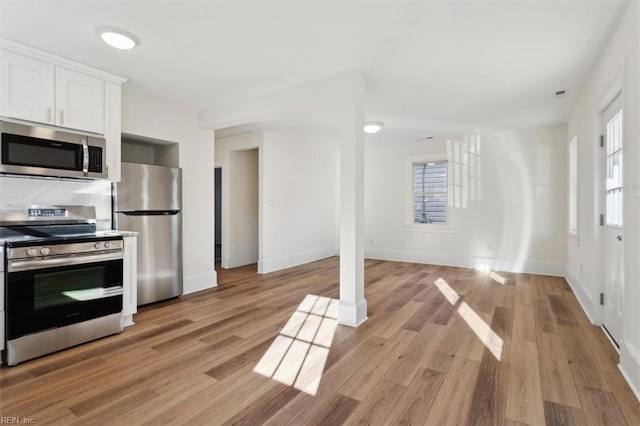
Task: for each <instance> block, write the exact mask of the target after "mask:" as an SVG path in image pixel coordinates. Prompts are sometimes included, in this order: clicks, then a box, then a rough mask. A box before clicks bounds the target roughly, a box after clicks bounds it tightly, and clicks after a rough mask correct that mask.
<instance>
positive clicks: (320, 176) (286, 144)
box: [258, 127, 337, 273]
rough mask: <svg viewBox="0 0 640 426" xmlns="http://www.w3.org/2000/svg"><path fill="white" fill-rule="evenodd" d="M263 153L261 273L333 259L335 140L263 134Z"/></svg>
mask: <svg viewBox="0 0 640 426" xmlns="http://www.w3.org/2000/svg"><path fill="white" fill-rule="evenodd" d="M262 151H263V152H262V167H263V170H262V178H263V181H262V203H263V210H262V212H263V213H262V237H263V251H262V258H261V262H260V264H259V265H258V268H259V271H261V272H263V273H266V272H271V271H275V270H278V269H282V268H287V267H290V266H294V265H299V264H302V263H306V262H311V261H314V260H318V259H322V258H325V257H329V256H333V255H335V254H336V244H337V242H336V227H337V222H336V211H335V209H336V197H337V193H336V189H337V184H336V179H337V162H336V152H337V145H336V143H335V135H333V134H332V133H331V131H329V130H328V129H323V128H320V127H300V128H287V129H278V130H266V131H265V132H264V134H263V149H262Z"/></svg>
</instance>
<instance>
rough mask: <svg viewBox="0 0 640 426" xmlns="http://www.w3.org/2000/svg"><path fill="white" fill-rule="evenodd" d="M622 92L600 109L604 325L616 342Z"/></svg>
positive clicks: (620, 255) (621, 249)
mask: <svg viewBox="0 0 640 426" xmlns="http://www.w3.org/2000/svg"><path fill="white" fill-rule="evenodd" d="M622 114H623V111H622V96H621V95H618V96H617V97H616V99H615V100H614V101H613V102H611V104H609V106H608V107H607V108H606V110H605V111H604V112H603V116H602V118H603V123H602V124H603V135H604V147H603V148H604V157H605V173H606V175H605V187H604V191H605V192H604V200H605V207H606V211H605V215H604V288H603V293H604V300H603V301H604V307H603V309H604V321H603V322H604V326H605V328H606V329H607V331H608V332H609V334H610V335H611V337H612V338H613V339H614V340H615V341H616V343H617V344H618V345H619V343H620V336H621V330H622V302H623V297H624V244H623V241H622V240H623V229H624V228H623V225H624V218H623V205H624V203H623V198H624V197H623V181H622V176H623V173H622V170H623V168H622V167H623V155H622V153H623V140H624V137H623V136H624V135H623V132H622V127H623V126H622V123H623V116H622Z"/></svg>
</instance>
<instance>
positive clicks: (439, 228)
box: [404, 224, 456, 234]
mask: <svg viewBox="0 0 640 426" xmlns="http://www.w3.org/2000/svg"><path fill="white" fill-rule="evenodd" d="M404 229H406V230H407V231H409V232H426V233H432V234H455V233H456V228H454V227H453V226H451V225H414V224H411V225H406V224H405V225H404Z"/></svg>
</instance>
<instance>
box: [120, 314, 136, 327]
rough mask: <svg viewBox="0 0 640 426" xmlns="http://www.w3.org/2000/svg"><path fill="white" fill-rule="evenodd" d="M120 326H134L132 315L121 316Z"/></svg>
mask: <svg viewBox="0 0 640 426" xmlns="http://www.w3.org/2000/svg"><path fill="white" fill-rule="evenodd" d="M120 324H121V325H122V328H126V327H130V326H132V325H134V324H135V322H133V315H123V316H122V319H121V320H120Z"/></svg>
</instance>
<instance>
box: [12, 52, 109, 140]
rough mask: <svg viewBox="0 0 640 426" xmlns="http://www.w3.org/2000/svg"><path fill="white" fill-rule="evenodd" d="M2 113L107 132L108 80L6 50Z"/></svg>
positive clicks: (58, 124)
mask: <svg viewBox="0 0 640 426" xmlns="http://www.w3.org/2000/svg"><path fill="white" fill-rule="evenodd" d="M2 93H3V94H5V93H6V94H7V96H3V97H2V110H1V111H0V115H2V116H5V117H11V118H18V119H21V120H28V121H35V122H38V123H47V124H53V125H55V126H60V127H67V128H69V129H77V130H84V131H87V132H92V133H99V134H104V80H101V79H99V78H96V77H91V76H89V75H86V74H83V73H79V72H75V71H71V70H68V69H65V68H62V67H57V66H54V65H52V64H50V63H47V62H43V61H39V60H37V59H33V58H30V57H28V56H22V55H19V54H17V53H14V52H10V51H5V50H3V51H2Z"/></svg>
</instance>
